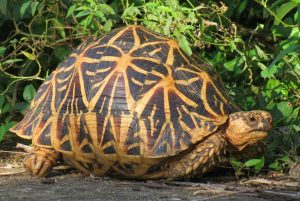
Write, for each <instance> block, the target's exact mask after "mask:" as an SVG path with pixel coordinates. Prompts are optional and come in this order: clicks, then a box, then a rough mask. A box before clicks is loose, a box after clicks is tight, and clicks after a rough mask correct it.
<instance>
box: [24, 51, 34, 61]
mask: <svg viewBox="0 0 300 201" xmlns="http://www.w3.org/2000/svg"><path fill="white" fill-rule="evenodd" d="M21 52H22V53H23V54H24V55H25V57H27V58H28V59H30V60H36V57H35V56H34V55H33V54H31V53H29V52H25V51H21Z"/></svg>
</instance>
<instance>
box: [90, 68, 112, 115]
mask: <svg viewBox="0 0 300 201" xmlns="http://www.w3.org/2000/svg"><path fill="white" fill-rule="evenodd" d="M114 73H115V70H113V71H112V72H110V73H109V74H108V75H107V76H106V78H105V79H104V81H103V84H102V85H101V87H100V88H99V90H98V92H97V93H96V94H95V96H94V97H93V98H92V100H91V102H90V107H89V108H90V111H92V110H93V109H94V108H95V106H96V104H97V102H98V100H99V98H100V96H101V94H102V92H103V90H104V88H105V86H106V85H107V83H108V82H109V81H110V79H111V77H112V76H113V74H114Z"/></svg>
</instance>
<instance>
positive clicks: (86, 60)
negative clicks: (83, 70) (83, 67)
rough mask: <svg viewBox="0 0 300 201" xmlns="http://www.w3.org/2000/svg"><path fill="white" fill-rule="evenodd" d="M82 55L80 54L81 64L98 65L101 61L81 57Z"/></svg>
mask: <svg viewBox="0 0 300 201" xmlns="http://www.w3.org/2000/svg"><path fill="white" fill-rule="evenodd" d="M83 55H84V54H81V63H99V62H100V61H101V59H94V58H90V57H85V56H83Z"/></svg>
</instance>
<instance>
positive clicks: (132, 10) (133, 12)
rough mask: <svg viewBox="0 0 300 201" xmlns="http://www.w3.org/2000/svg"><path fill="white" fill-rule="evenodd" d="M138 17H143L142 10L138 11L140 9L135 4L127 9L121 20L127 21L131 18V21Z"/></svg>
mask: <svg viewBox="0 0 300 201" xmlns="http://www.w3.org/2000/svg"><path fill="white" fill-rule="evenodd" d="M137 15H141V12H140V10H139V9H138V7H136V6H134V5H133V4H132V5H131V6H129V7H127V8H126V9H125V10H124V12H123V14H122V16H121V18H122V19H127V18H130V19H131V20H133V18H136V16H137Z"/></svg>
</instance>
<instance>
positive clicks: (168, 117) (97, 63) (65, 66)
mask: <svg viewBox="0 0 300 201" xmlns="http://www.w3.org/2000/svg"><path fill="white" fill-rule="evenodd" d="M195 58H196V57H194V56H192V57H188V56H186V55H185V54H184V53H183V52H182V50H181V49H180V48H179V46H178V43H177V42H176V41H175V40H173V39H170V38H167V37H164V36H161V35H159V34H157V33H154V32H151V31H149V30H147V29H145V28H144V27H141V26H127V27H124V28H120V29H117V30H114V31H112V32H111V33H109V34H107V35H103V36H102V37H100V38H98V39H89V40H87V41H86V42H84V43H82V44H81V45H80V46H79V47H78V48H77V49H75V50H74V51H73V52H72V53H71V54H70V55H69V57H68V58H67V59H66V60H65V61H64V62H63V63H61V64H60V65H59V67H58V68H57V69H56V70H55V71H54V72H53V73H52V74H51V75H50V76H49V78H48V79H47V80H46V81H45V82H44V83H43V84H42V86H41V87H40V88H39V90H38V92H37V95H36V97H35V98H34V100H33V101H32V103H31V106H30V108H29V109H28V111H27V112H26V115H25V117H24V119H23V120H22V121H21V122H20V123H18V124H17V125H16V126H15V127H13V128H12V129H11V131H13V132H15V133H17V134H18V135H19V136H21V137H23V138H27V139H31V138H32V143H33V144H34V145H38V146H42V147H49V148H54V149H56V150H58V151H60V152H62V153H64V154H69V155H72V154H73V155H74V154H75V155H76V157H78V158H80V157H83V158H84V157H85V156H87V157H92V156H93V155H94V154H98V155H99V154H100V155H114V156H116V155H117V156H122V155H127V156H128V155H134V156H137V157H141V156H142V157H145V158H162V157H168V156H174V155H176V154H178V153H179V152H181V151H183V150H186V149H188V148H189V147H190V146H191V145H193V144H195V143H197V142H199V141H201V140H202V139H203V138H205V137H206V136H208V135H210V134H211V133H213V132H214V131H215V130H216V129H218V127H219V125H222V124H224V123H225V122H226V120H227V118H228V114H230V113H231V112H232V111H233V107H232V105H231V104H230V103H229V102H228V99H227V98H226V95H225V93H224V92H223V90H222V87H221V86H220V83H219V81H218V79H216V78H215V77H216V75H215V74H214V73H212V72H211V69H210V67H209V66H208V65H207V64H206V63H204V62H203V61H200V60H198V59H195Z"/></svg>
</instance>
